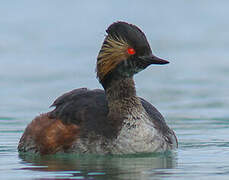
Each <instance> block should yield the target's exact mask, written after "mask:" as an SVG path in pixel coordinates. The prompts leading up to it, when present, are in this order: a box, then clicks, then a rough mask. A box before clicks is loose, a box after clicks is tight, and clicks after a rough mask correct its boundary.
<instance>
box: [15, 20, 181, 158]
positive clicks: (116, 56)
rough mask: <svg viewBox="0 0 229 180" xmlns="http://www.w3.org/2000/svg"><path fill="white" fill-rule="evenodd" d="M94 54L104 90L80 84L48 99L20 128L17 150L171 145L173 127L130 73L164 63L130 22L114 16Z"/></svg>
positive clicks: (100, 150) (102, 150)
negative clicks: (139, 89)
mask: <svg viewBox="0 0 229 180" xmlns="http://www.w3.org/2000/svg"><path fill="white" fill-rule="evenodd" d="M106 32H107V36H106V37H105V40H104V42H103V45H102V48H101V50H100V52H99V55H98V58H97V77H98V79H99V82H100V83H101V84H102V86H103V88H104V90H105V91H104V90H99V89H95V90H88V89H87V88H80V89H75V90H73V91H70V92H68V93H66V94H64V95H62V96H60V97H59V98H57V100H56V101H55V102H54V103H53V105H52V106H54V107H55V109H54V110H53V111H51V112H48V113H44V114H42V115H40V116H38V117H36V118H35V119H34V120H33V121H32V122H31V123H30V124H29V125H28V126H27V128H26V129H25V132H24V134H23V135H22V137H21V139H20V142H19V145H18V150H19V151H20V152H34V153H39V154H54V153H58V152H65V153H96V154H130V153H142V152H161V151H166V150H170V149H173V148H175V147H177V139H176V136H175V134H174V132H173V131H172V130H171V129H170V128H169V127H168V126H167V124H166V122H165V120H164V118H163V116H162V115H161V114H160V112H159V111H158V110H157V109H156V108H155V107H154V106H152V105H151V104H150V103H149V102H147V101H146V100H144V99H143V98H140V97H138V96H137V95H136V90H135V84H134V80H133V76H134V74H136V73H138V72H140V71H142V70H143V69H145V68H146V67H148V66H149V65H151V64H167V63H169V62H168V61H166V60H163V59H160V58H158V57H156V56H154V55H153V54H152V51H151V48H150V46H149V44H148V42H147V39H146V37H145V35H144V33H143V32H142V31H141V30H140V29H139V28H138V27H136V26H135V25H132V24H128V23H126V22H116V23H113V24H112V25H110V26H109V27H108V29H107V31H106Z"/></svg>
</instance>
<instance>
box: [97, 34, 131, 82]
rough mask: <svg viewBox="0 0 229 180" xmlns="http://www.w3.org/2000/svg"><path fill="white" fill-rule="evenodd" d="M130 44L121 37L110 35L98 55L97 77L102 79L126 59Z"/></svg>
mask: <svg viewBox="0 0 229 180" xmlns="http://www.w3.org/2000/svg"><path fill="white" fill-rule="evenodd" d="M129 47H130V46H129V44H128V43H127V42H126V41H125V40H124V39H123V38H121V37H118V36H114V37H113V36H111V35H108V36H107V37H106V38H105V40H104V42H103V45H102V48H101V50H100V52H99V55H98V57H97V77H98V78H99V80H100V81H101V80H102V79H103V78H104V76H105V75H106V74H107V73H109V72H110V71H112V70H113V69H114V68H115V67H116V66H117V65H118V64H119V63H120V62H122V61H124V60H126V59H127V58H128V57H129V56H130V55H131V54H129V53H128V49H129Z"/></svg>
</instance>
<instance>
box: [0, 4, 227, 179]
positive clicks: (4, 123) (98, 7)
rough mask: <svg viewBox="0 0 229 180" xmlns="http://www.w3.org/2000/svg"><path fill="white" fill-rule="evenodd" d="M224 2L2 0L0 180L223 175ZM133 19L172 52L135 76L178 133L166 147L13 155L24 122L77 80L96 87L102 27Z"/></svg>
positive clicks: (157, 48) (160, 50) (160, 48)
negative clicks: (110, 153) (125, 152)
mask: <svg viewBox="0 0 229 180" xmlns="http://www.w3.org/2000/svg"><path fill="white" fill-rule="evenodd" d="M228 7H229V1H227V0H221V1H218V0H202V1H199V0H192V1H185V0H173V1H169V0H167V1H138V2H137V1H136V2H135V1H121V0H120V1H113V2H111V1H105V0H103V1H73V0H68V1H24V0H21V1H1V3H0V87H1V88H0V174H1V179H47V178H49V179H53V178H59V179H61V178H72V179H74V178H75V179H184V180H185V179H208V180H209V179H229V142H228V140H229V135H228V128H229V112H228V107H229V80H228V76H229V51H228V49H229V34H228V32H229V22H228V17H229V11H228ZM117 20H124V21H128V22H131V23H133V24H136V25H138V26H139V27H141V28H142V30H143V31H144V32H145V33H146V36H147V37H148V40H149V42H150V44H151V47H152V49H153V52H154V53H155V54H156V55H158V56H160V57H163V58H167V59H168V60H170V62H171V63H170V64H169V65H166V66H152V67H150V68H148V69H147V70H145V71H144V72H141V73H139V74H138V75H137V76H136V77H135V80H136V84H137V91H138V95H139V96H142V97H144V98H146V99H147V100H149V101H150V102H151V103H153V104H154V105H155V106H156V107H157V108H158V109H159V110H160V111H161V112H162V114H163V115H164V116H165V118H166V120H167V122H168V124H169V125H170V127H172V128H173V129H174V130H175V131H176V134H177V136H178V139H179V149H178V150H176V151H175V152H172V153H169V154H148V155H132V156H124V157H123V156H121V157H98V156H81V157H78V156H71V155H69V156H61V157H55V156H54V157H53V156H51V157H42V158H40V157H34V156H19V154H18V152H17V143H18V141H19V138H20V136H21V135H22V132H23V130H24V128H25V127H26V125H27V124H28V123H29V122H30V121H31V120H32V118H33V117H35V116H36V115H38V114H39V113H42V112H46V111H48V110H49V109H48V107H49V105H50V104H51V103H52V102H53V100H54V99H55V98H56V97H58V96H59V95H61V94H62V93H64V92H67V91H69V90H72V89H74V88H78V87H89V88H101V86H100V85H99V83H98V81H97V80H96V78H95V72H94V69H95V61H96V56H97V53H98V51H99V49H100V47H101V43H102V41H103V38H104V34H105V28H107V26H108V25H109V24H111V23H112V22H114V21H117Z"/></svg>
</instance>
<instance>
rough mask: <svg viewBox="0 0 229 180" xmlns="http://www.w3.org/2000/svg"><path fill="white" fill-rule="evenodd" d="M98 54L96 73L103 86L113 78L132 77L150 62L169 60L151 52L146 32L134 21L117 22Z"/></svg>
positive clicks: (161, 62)
mask: <svg viewBox="0 0 229 180" xmlns="http://www.w3.org/2000/svg"><path fill="white" fill-rule="evenodd" d="M106 32H107V36H106V37H105V40H104V42H103V45H102V47H101V50H100V52H99V55H98V57H97V68H96V70H97V77H98V78H99V81H100V83H102V85H103V86H104V85H105V84H106V83H107V81H109V80H111V78H116V79H117V78H125V77H132V76H133V75H134V74H136V73H138V72H140V71H142V70H143V69H145V68H146V67H147V66H149V65H151V64H167V63H169V62H168V61H166V60H163V59H160V58H158V57H156V56H154V55H153V54H152V51H151V48H150V45H149V43H148V41H147V39H146V36H145V34H144V33H143V32H142V31H141V30H140V29H139V28H138V27H137V26H135V25H132V24H128V23H126V22H115V23H113V24H111V25H110V26H109V27H108V29H107V30H106Z"/></svg>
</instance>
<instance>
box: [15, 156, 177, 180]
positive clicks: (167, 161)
mask: <svg viewBox="0 0 229 180" xmlns="http://www.w3.org/2000/svg"><path fill="white" fill-rule="evenodd" d="M19 157H20V158H21V159H22V163H23V164H24V165H25V167H24V168H22V169H23V170H32V171H43V172H51V173H52V175H53V178H58V179H59V178H71V179H75V178H76V179H106V180H107V179H109V180H110V179H138V180H139V179H151V178H153V177H155V178H157V179H158V178H159V179H161V178H163V177H164V176H166V175H168V173H169V171H168V170H169V169H173V168H175V167H176V164H177V162H176V154H175V153H174V152H169V153H163V154H161V153H159V154H158V153H157V154H155V153H153V154H152V153H151V154H138V155H136V154H135V155H125V156H124V155H122V156H98V155H70V154H61V155H60V154H58V155H52V156H37V155H31V154H20V155H19ZM170 172H171V171H170ZM160 177H161V178H160ZM44 178H45V177H44ZM49 178H50V174H49ZM41 179H42V178H41ZM153 179H154V178H153Z"/></svg>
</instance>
